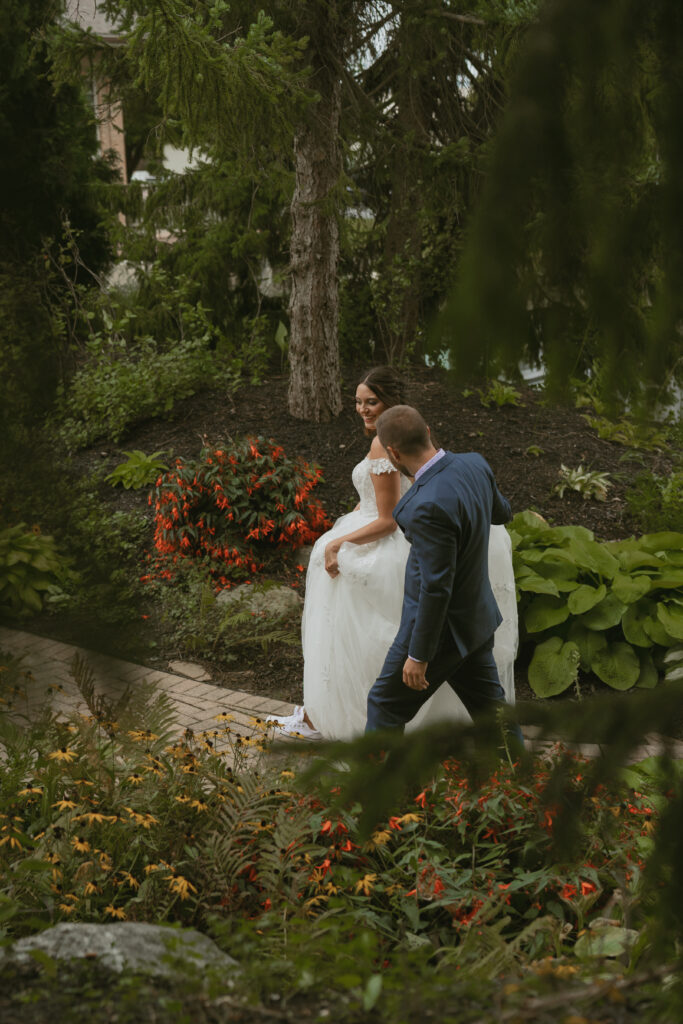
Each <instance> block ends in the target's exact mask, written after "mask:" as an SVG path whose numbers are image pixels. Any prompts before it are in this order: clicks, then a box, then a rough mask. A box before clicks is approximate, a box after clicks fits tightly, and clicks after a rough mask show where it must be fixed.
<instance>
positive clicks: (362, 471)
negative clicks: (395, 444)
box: [351, 456, 410, 516]
mask: <svg viewBox="0 0 683 1024" xmlns="http://www.w3.org/2000/svg"><path fill="white" fill-rule="evenodd" d="M397 472H398V470H397V469H394V467H393V466H392V464H391V463H390V462H389V459H371V458H369V457H368V456H366V457H365V458H364V459H363V461H362V462H359V463H358V465H357V466H354V467H353V473H352V474H351V479H352V480H353V486H354V487H355V488H356V490H357V491H358V497H359V498H360V511H361V512H362V513H363V514H364V515H372V516H376V515H377V501H376V500H375V488H374V486H373V483H372V474H373V473H397ZM409 487H410V480H409V479H408V477H405V476H403V474H401V496H403V495H404V494H405V493H406V491H407V490H408V488H409Z"/></svg>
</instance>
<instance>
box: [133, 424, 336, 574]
mask: <svg viewBox="0 0 683 1024" xmlns="http://www.w3.org/2000/svg"><path fill="white" fill-rule="evenodd" d="M321 475H322V471H321V470H320V469H319V468H315V467H312V466H310V465H309V464H308V463H306V462H304V461H303V460H301V459H290V458H289V457H288V456H287V455H285V451H284V449H283V448H282V447H281V446H280V445H278V444H276V443H275V442H274V441H272V440H267V439H266V438H263V437H247V438H237V439H235V440H231V441H226V442H225V444H223V445H220V446H215V445H214V446H211V447H206V448H203V449H202V451H201V454H200V456H199V459H197V460H193V461H183V460H182V459H176V462H175V465H174V466H173V468H172V469H171V470H169V472H168V473H165V474H164V475H163V476H161V477H159V479H158V481H157V484H156V487H155V489H154V491H153V492H152V495H150V503H151V502H153V504H154V511H155V519H156V530H155V534H154V543H155V547H156V549H157V551H158V552H159V553H160V554H161V555H163V556H169V555H172V556H179V555H181V556H190V557H192V558H195V559H205V560H207V564H209V565H210V566H211V567H212V569H213V571H214V573H215V574H216V575H217V576H218V578H219V579H220V581H221V582H222V583H224V584H227V583H228V582H229V580H228V577H227V575H226V573H229V574H230V575H231V577H232V578H239V577H240V576H242V577H244V576H246V575H248V574H249V573H253V572H256V571H257V569H258V566H259V549H260V550H261V551H262V550H263V549H264V548H266V547H267V546H270V545H273V544H277V545H284V546H289V547H291V548H293V549H296V548H298V547H301V545H302V544H306V543H309V542H312V541H314V540H315V539H316V538H317V537H318V536H319V535H320V534H321V533H322V532H323V531H324V530H326V529H328V528H329V525H330V524H329V521H328V519H327V516H326V514H325V512H324V510H323V508H322V506H321V505H320V504H319V503H317V502H316V501H312V500H311V498H310V493H311V491H312V490H313V488H314V487H315V486H316V484H317V483H318V481H319V480H320V477H321Z"/></svg>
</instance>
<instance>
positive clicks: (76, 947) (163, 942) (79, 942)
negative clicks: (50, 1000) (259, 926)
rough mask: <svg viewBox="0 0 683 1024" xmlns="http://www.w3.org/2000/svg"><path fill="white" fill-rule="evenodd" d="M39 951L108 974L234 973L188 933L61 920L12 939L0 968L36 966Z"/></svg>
mask: <svg viewBox="0 0 683 1024" xmlns="http://www.w3.org/2000/svg"><path fill="white" fill-rule="evenodd" d="M33 950H39V951H40V952H42V953H45V954H47V956H49V957H52V958H53V959H55V960H92V961H97V963H100V964H102V966H103V967H106V968H108V969H109V970H111V971H116V972H117V973H121V972H122V971H123V970H129V971H135V972H139V973H141V974H149V975H156V976H158V975H162V976H168V977H170V976H172V975H177V974H178V972H183V971H187V972H188V973H195V972H196V971H202V970H204V969H205V968H207V967H214V968H219V969H220V970H222V971H234V970H235V969H236V968H238V967H239V965H238V963H237V961H236V960H233V959H232V957H230V956H228V955H227V953H223V952H222V951H221V950H220V949H219V948H218V946H217V945H216V944H215V942H212V941H211V939H209V938H208V937H207V936H206V935H202V934H201V932H197V931H195V930H194V929H193V928H164V927H162V926H161V925H156V924H144V923H142V922H135V921H119V922H116V923H114V924H88V923H78V922H68V921H63V922H61V924H57V925H55V926H54V928H47V929H46V930H45V931H44V932H39V933H38V934H37V935H29V936H27V937H26V938H24V939H17V941H16V942H13V943H12V944H11V945H10V946H7V947H5V949H4V950H2V951H0V963H2V962H3V961H4V962H7V961H10V962H12V963H15V964H18V965H23V964H29V963H32V962H35V957H33V956H32V955H31V953H32V951H33Z"/></svg>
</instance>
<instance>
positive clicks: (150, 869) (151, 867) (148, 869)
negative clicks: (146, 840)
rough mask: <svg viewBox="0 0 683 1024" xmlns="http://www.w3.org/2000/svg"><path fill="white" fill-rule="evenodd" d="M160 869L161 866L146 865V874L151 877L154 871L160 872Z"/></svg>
mask: <svg viewBox="0 0 683 1024" xmlns="http://www.w3.org/2000/svg"><path fill="white" fill-rule="evenodd" d="M160 867H161V864H146V865H145V874H146V875H149V874H150V873H151V872H152V871H158V870H159V868H160Z"/></svg>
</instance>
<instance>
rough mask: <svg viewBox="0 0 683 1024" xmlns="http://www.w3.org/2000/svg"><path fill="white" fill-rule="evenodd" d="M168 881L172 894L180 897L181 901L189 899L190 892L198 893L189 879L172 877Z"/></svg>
mask: <svg viewBox="0 0 683 1024" xmlns="http://www.w3.org/2000/svg"><path fill="white" fill-rule="evenodd" d="M167 881H168V887H169V889H170V890H171V892H174V893H176V894H177V895H178V896H180V898H181V900H186V899H188V898H189V895H190V892H196V891H197V890H196V888H195V887H194V885H193V884H192V882H190V881H188V879H187V878H184V877H183V875H171V877H170V878H169V879H167Z"/></svg>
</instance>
